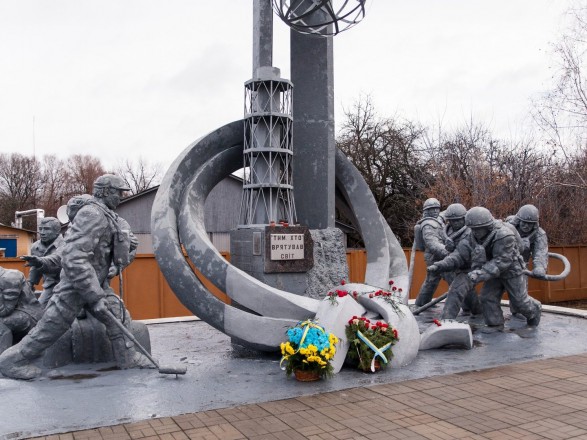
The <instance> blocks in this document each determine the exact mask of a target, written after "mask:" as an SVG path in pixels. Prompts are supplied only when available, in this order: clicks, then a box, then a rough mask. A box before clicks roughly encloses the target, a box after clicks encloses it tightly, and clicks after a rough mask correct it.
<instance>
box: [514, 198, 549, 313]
mask: <svg viewBox="0 0 587 440" xmlns="http://www.w3.org/2000/svg"><path fill="white" fill-rule="evenodd" d="M538 220H539V213H538V208H536V206H534V205H524V206H522V207H521V208H520V209H519V210H518V213H517V214H516V215H511V216H509V217H508V218H507V219H506V221H507V222H508V223H510V224H511V225H513V226H514V227H515V228H516V231H518V234H519V235H520V240H519V245H520V254H522V257H523V258H524V261H525V262H526V264H528V262H529V261H530V258H532V274H533V275H534V276H535V277H536V278H544V275H546V271H547V270H548V237H547V236H546V232H544V229H542V228H541V227H540V226H539V224H538ZM510 311H511V312H512V315H513V316H515V317H520V314H519V313H518V310H517V309H516V307H515V306H514V304H513V303H512V302H511V301H510Z"/></svg>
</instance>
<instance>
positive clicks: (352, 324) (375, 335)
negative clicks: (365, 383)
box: [345, 316, 399, 370]
mask: <svg viewBox="0 0 587 440" xmlns="http://www.w3.org/2000/svg"><path fill="white" fill-rule="evenodd" d="M359 332H360V333H361V334H362V335H363V336H364V337H365V338H366V339H368V340H369V341H370V342H371V343H372V344H373V345H374V346H375V347H377V348H382V347H384V346H385V345H386V344H388V343H391V345H390V347H389V348H387V349H386V350H384V351H383V354H384V355H385V357H386V358H387V360H388V361H391V359H392V357H393V352H392V347H393V345H395V344H396V343H397V341H398V340H399V335H398V333H397V330H396V329H394V328H393V327H392V326H390V325H388V324H385V323H383V322H380V321H377V322H376V323H375V324H371V321H370V320H368V319H367V318H364V317H359V316H353V317H352V318H351V319H350V320H349V322H348V324H347V326H346V330H345V333H346V337H347V340H348V341H349V345H350V346H349V351H348V353H347V359H349V360H350V361H352V362H355V363H357V366H358V367H359V368H360V369H362V370H369V369H370V368H371V362H372V361H373V357H374V356H375V352H374V351H373V349H372V348H371V347H369V346H368V345H367V344H366V343H365V342H364V341H363V340H361V338H360V337H359ZM379 360H380V365H381V368H385V367H387V365H388V364H386V363H385V362H383V361H382V360H381V358H379Z"/></svg>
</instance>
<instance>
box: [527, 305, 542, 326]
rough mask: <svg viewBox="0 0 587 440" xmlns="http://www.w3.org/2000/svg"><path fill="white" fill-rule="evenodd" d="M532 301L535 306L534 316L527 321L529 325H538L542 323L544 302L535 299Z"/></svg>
mask: <svg viewBox="0 0 587 440" xmlns="http://www.w3.org/2000/svg"><path fill="white" fill-rule="evenodd" d="M532 299H533V298H532ZM532 302H533V303H534V308H535V311H534V316H532V317H531V318H528V321H527V322H528V326H529V327H538V324H540V317H541V315H542V304H540V302H539V301H536V300H535V299H533V301H532Z"/></svg>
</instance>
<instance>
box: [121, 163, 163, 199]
mask: <svg viewBox="0 0 587 440" xmlns="http://www.w3.org/2000/svg"><path fill="white" fill-rule="evenodd" d="M115 172H116V174H118V175H119V176H121V177H122V178H123V179H124V181H125V182H126V183H127V184H128V187H129V188H130V192H131V194H137V193H140V192H141V191H144V190H146V189H149V188H151V187H153V186H155V185H157V184H159V180H160V178H161V174H162V167H161V164H159V163H149V162H148V161H146V160H144V159H143V158H142V157H140V158H139V159H138V160H137V161H136V162H133V161H131V160H128V159H126V160H125V161H124V162H122V163H121V164H119V165H118V167H116V171H115Z"/></svg>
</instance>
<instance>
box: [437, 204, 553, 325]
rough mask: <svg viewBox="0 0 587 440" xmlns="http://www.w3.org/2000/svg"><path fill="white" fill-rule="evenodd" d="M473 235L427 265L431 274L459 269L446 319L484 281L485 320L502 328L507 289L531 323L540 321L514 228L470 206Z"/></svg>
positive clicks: (469, 216)
mask: <svg viewBox="0 0 587 440" xmlns="http://www.w3.org/2000/svg"><path fill="white" fill-rule="evenodd" d="M465 223H466V225H467V226H468V227H469V228H471V231H472V233H471V235H470V236H469V238H468V239H466V240H461V241H460V242H459V244H458V245H457V247H456V249H455V250H454V251H453V252H452V253H451V254H450V255H449V256H447V257H446V258H444V259H443V260H441V261H438V262H436V263H434V264H433V265H431V266H430V267H428V271H429V272H432V273H440V272H446V271H454V270H460V274H459V275H458V276H457V279H455V281H454V283H453V285H454V287H453V286H451V291H450V292H449V295H448V297H447V302H446V305H445V307H444V311H443V316H442V318H443V319H453V318H456V316H457V315H458V313H459V309H460V304H461V303H462V301H463V299H464V297H465V295H466V294H467V292H469V290H470V289H471V287H472V286H474V285H475V284H477V283H480V282H484V284H483V287H482V288H481V292H480V295H479V296H480V300H481V306H482V311H483V317H484V319H485V323H486V324H487V325H488V326H493V327H503V323H504V317H503V312H502V310H501V305H500V303H501V298H502V296H503V292H504V291H507V293H508V295H509V297H510V301H511V302H512V303H513V304H514V306H515V307H516V309H517V310H518V311H519V313H521V314H522V315H524V316H525V317H526V320H527V323H528V325H529V326H537V325H538V324H539V323H540V316H541V308H542V307H541V304H540V302H538V301H536V300H535V299H533V298H531V297H529V296H528V288H527V282H526V277H525V276H524V275H523V270H524V268H525V264H524V261H523V258H522V256H521V255H520V251H519V249H518V239H517V237H516V234H515V231H513V230H512V229H511V228H510V226H509V225H506V224H505V223H503V222H502V221H500V220H495V219H494V218H493V216H492V215H491V213H490V212H489V210H488V209H486V208H483V207H481V206H476V207H474V208H471V209H470V210H469V211H468V212H467V215H466V216H465Z"/></svg>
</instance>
